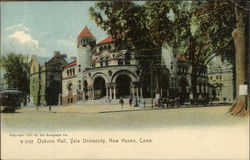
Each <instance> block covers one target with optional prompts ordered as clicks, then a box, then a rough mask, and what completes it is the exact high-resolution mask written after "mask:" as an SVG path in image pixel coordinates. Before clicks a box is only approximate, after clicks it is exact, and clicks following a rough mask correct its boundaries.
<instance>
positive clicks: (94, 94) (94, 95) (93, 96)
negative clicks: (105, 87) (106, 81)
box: [92, 88, 95, 99]
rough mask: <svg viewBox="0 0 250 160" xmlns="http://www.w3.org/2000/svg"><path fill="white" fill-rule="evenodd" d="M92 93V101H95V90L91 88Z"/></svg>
mask: <svg viewBox="0 0 250 160" xmlns="http://www.w3.org/2000/svg"><path fill="white" fill-rule="evenodd" d="M92 91H93V99H95V89H94V88H92Z"/></svg>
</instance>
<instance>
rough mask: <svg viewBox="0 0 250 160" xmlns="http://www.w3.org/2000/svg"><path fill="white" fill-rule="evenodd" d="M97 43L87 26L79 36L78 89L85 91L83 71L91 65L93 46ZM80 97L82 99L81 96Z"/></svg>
mask: <svg viewBox="0 0 250 160" xmlns="http://www.w3.org/2000/svg"><path fill="white" fill-rule="evenodd" d="M95 44H96V38H95V36H94V35H93V34H92V33H91V32H90V31H89V29H88V27H87V26H86V27H85V28H84V29H83V30H82V31H81V33H80V34H79V35H78V36H77V82H78V87H77V88H78V91H80V93H79V94H80V95H81V92H82V91H83V85H82V84H83V82H82V80H83V79H82V78H83V73H82V72H83V71H84V70H86V69H87V68H90V67H91V58H92V52H91V49H92V47H93V46H94V45H95ZM79 99H82V98H80V97H79Z"/></svg>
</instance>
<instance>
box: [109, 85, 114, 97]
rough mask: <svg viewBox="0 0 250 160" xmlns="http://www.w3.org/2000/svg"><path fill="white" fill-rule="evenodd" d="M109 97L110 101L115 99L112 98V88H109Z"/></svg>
mask: <svg viewBox="0 0 250 160" xmlns="http://www.w3.org/2000/svg"><path fill="white" fill-rule="evenodd" d="M109 96H110V99H113V96H112V87H110V88H109Z"/></svg>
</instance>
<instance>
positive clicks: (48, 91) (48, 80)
mask: <svg viewBox="0 0 250 160" xmlns="http://www.w3.org/2000/svg"><path fill="white" fill-rule="evenodd" d="M66 64H67V62H66V60H65V58H64V56H63V55H61V54H60V53H59V52H55V53H54V56H53V57H52V58H51V59H49V58H45V57H37V56H33V57H32V59H31V67H30V97H29V99H30V104H33V105H57V104H58V96H59V94H61V93H62V66H64V65H66Z"/></svg>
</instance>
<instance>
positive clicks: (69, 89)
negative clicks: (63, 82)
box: [68, 83, 73, 92]
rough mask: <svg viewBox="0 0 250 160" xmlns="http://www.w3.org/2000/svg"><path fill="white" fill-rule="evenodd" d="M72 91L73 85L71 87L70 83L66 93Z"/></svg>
mask: <svg viewBox="0 0 250 160" xmlns="http://www.w3.org/2000/svg"><path fill="white" fill-rule="evenodd" d="M72 90H73V85H72V83H70V84H69V86H68V91H69V92H71V91H72Z"/></svg>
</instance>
